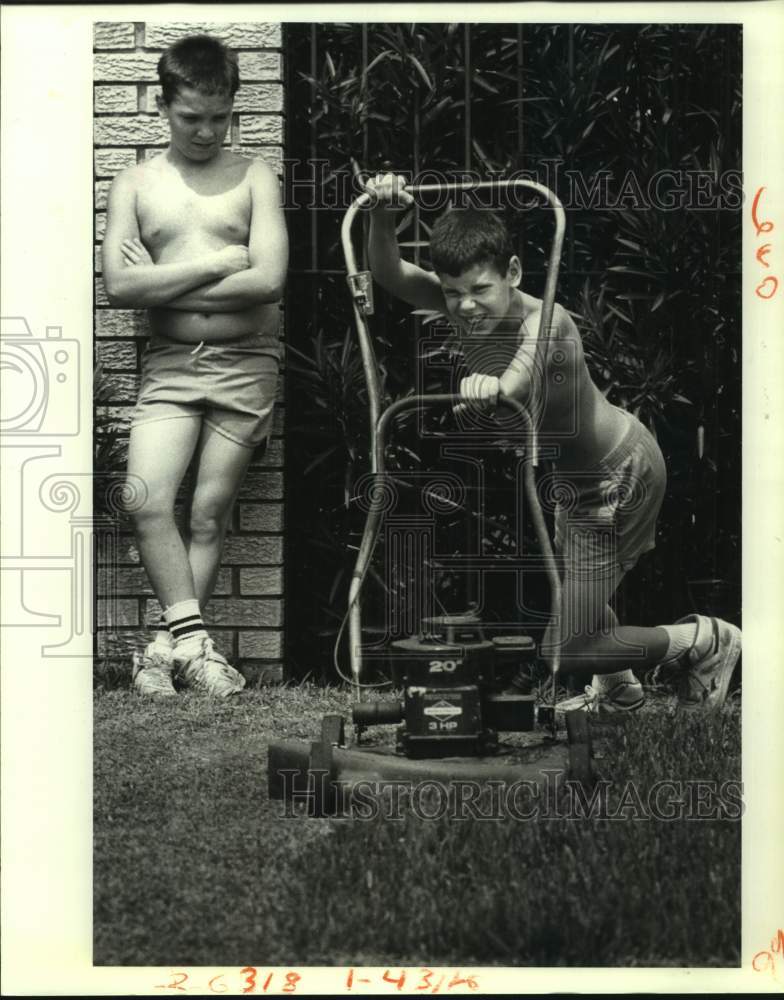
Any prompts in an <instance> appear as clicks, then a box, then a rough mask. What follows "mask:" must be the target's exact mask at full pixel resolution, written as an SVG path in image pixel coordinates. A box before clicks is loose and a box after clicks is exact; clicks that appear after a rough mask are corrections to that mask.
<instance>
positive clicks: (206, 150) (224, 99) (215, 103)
mask: <svg viewBox="0 0 784 1000" xmlns="http://www.w3.org/2000/svg"><path fill="white" fill-rule="evenodd" d="M233 108H234V98H233V97H230V96H229V95H228V94H225V93H221V94H203V93H202V92H201V91H200V90H196V89H195V88H192V87H181V88H180V89H179V90H178V91H177V93H176V94H175V96H174V97H173V99H172V100H171V102H170V103H169V104H166V103H165V102H164V100H163V98H162V97H160V96H159V97H158V110H159V111H160V112H161V114H162V115H163V117H164V118H165V119H166V120H167V121H168V123H169V129H170V131H171V145H172V146H173V147H174V148H175V149H176V150H177V152H179V153H180V154H182V156H184V157H186V158H187V159H189V160H195V161H196V162H205V161H206V160H211V159H212V158H213V157H214V156H217V154H218V153H219V152H220V148H221V146H222V145H223V140H224V139H225V138H226V133H227V132H228V130H229V125H230V124H231V112H232V109H233Z"/></svg>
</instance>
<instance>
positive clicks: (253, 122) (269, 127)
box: [240, 115, 283, 145]
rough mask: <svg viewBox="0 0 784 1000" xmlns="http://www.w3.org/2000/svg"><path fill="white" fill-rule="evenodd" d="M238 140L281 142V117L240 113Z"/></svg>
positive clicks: (266, 142) (246, 141) (252, 142)
mask: <svg viewBox="0 0 784 1000" xmlns="http://www.w3.org/2000/svg"><path fill="white" fill-rule="evenodd" d="M240 142H242V143H248V144H250V145H253V144H255V143H259V144H267V145H273V144H275V143H277V144H280V143H281V142H283V119H282V118H281V117H280V116H279V115H240Z"/></svg>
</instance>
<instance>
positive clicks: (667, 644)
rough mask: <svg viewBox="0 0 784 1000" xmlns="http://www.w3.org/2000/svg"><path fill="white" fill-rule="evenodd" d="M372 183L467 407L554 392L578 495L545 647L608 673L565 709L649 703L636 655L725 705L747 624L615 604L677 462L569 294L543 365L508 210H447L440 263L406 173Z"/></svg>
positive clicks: (406, 282) (400, 288)
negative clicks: (606, 383)
mask: <svg viewBox="0 0 784 1000" xmlns="http://www.w3.org/2000/svg"><path fill="white" fill-rule="evenodd" d="M367 190H368V192H369V193H371V194H372V195H373V196H374V202H373V206H372V208H371V214H370V219H371V222H370V239H369V254H370V267H371V270H372V273H373V276H374V278H375V279H376V280H377V281H378V282H379V284H380V285H381V286H382V287H383V288H385V289H386V290H387V291H389V292H391V293H392V294H393V295H396V296H397V297H398V298H401V299H403V300H404V301H405V302H408V303H409V304H410V305H413V306H415V307H417V308H420V309H429V310H434V311H437V312H439V313H441V314H442V315H444V316H445V317H447V318H448V319H449V320H450V322H451V323H452V324H453V325H454V326H455V328H456V329H457V332H458V334H459V336H460V339H461V343H462V346H463V349H464V352H465V356H466V361H467V364H468V367H469V371H471V374H470V375H468V376H467V377H466V378H463V379H462V381H461V383H460V390H459V391H460V395H461V396H462V397H463V398H464V399H465V401H466V404H465V405H473V406H479V407H480V408H492V407H494V406H495V405H496V404H497V402H498V397H499V394H503V395H504V396H507V397H510V398H512V399H515V400H517V401H518V402H520V403H523V404H526V405H529V406H530V405H531V402H532V398H531V397H532V393H536V396H535V397H534V398H537V397H538V396H539V394H540V393H541V399H539V400H538V402H539V406H538V408H537V413H536V416H535V417H534V419H535V423H536V424H537V426H538V428H539V431H540V432H541V433H542V434H543V435H547V437H548V438H549V439H551V440H553V439H555V440H557V441H558V457H557V459H556V461H555V477H556V479H555V482H556V484H560V486H561V487H562V488H563V492H564V493H565V494H571V496H572V497H573V498H574V501H575V502H574V505H573V511H572V512H569V511H567V510H566V509H565V508H564V507H562V506H558V505H556V510H555V550H556V556H557V558H558V562H559V572H560V574H561V579H562V586H563V593H562V605H563V607H562V616H561V619H562V620H561V621H560V622H555V621H553V622H551V623H550V626H549V628H548V631H547V634H546V636H545V640H544V643H543V649H544V651H545V653H547V652H548V651H552V648H553V644H554V643H558V644H559V646H560V652H561V668H562V669H563V670H564V671H569V670H575V669H579V668H581V667H585V666H590V667H591V668H592V669H593V671H594V677H593V681H592V684H591V685H590V686H588V687H586V689H585V691H586V693H585V695H584V696H583V695H581V696H579V697H578V698H576V699H572V700H571V702H569V703H562V705H561V707H563V708H582V709H585V710H589V711H594V712H598V713H602V714H607V713H616V712H629V711H633V710H634V709H637V708H639V707H640V706H641V705H642V703H643V700H644V698H643V690H642V685H641V684H640V683H639V681H638V680H637V678H636V677H635V675H634V673H633V672H632V670H630V669H623V670H619V669H618V667H619V664H621V663H624V662H628V661H629V660H630V659H631V660H633V662H634V663H635V665H636V666H638V667H639V668H640V670H642V671H644V670H647V669H649V668H651V667H656V668H657V669H658V668H661V667H666V668H667V670H668V671H669V670H672V671H673V672H674V673H675V674H676V676H677V690H678V702H677V704H678V707H679V708H681V709H685V710H693V709H700V708H704V709H707V710H713V709H717V708H719V707H720V706H721V705H722V704H723V703H724V700H725V697H726V694H727V688H728V686H729V683H730V679H731V677H732V672H733V668H734V666H735V663H736V661H737V659H738V656H739V654H740V641H741V634H740V630H739V629H738V628H736V627H735V626H734V625H731V624H729V623H727V622H724V621H722V620H721V619H717V618H708V617H706V616H704V615H688V616H686V617H685V618H682V619H681V620H680V621H679V622H678V623H676V624H675V625H662V626H656V627H654V628H642V627H637V626H629V625H619V623H618V619H617V618H616V616H615V614H614V612H613V610H612V609H611V607H610V606H609V600H610V598H611V597H612V594H613V593H614V592H615V590H616V588H617V587H618V584H619V583H620V581H621V579H622V578H623V576H624V575H625V573H626V572H627V571H628V570H629V569H631V568H632V567H633V566H634V565H635V563H636V562H637V559H638V558H639V556H640V555H641V554H642V553H643V552H646V551H649V550H650V549H652V548H653V547H654V545H655V526H656V518H657V515H658V513H659V508H660V507H661V503H662V499H663V496H664V490H665V485H666V469H665V466H664V460H663V458H662V455H661V452H660V450H659V447H658V445H657V443H656V441H655V439H654V437H653V435H651V434H650V432H649V431H648V430H647V429H646V428H645V427H644V426H643V425H642V424H641V423H640V421H639V420H637V419H636V418H635V417H634V416H632V414H630V413H628V412H627V411H626V410H623V409H621V408H619V407H617V406H614V405H613V404H611V403H609V402H608V401H607V399H606V398H605V396H604V395H603V394H602V392H601V391H600V390H599V389H598V387H597V386H596V385H595V384H594V382H593V380H592V379H591V376H590V374H589V372H588V368H587V366H586V364H585V359H584V356H583V351H582V343H581V340H580V335H579V333H578V331H577V328H576V326H575V325H574V323H573V321H572V319H571V318H570V316H569V314H568V313H567V312H566V310H565V309H563V308H562V307H561V306H559V305H556V306H555V308H554V311H553V318H552V328H551V330H550V336H549V341H548V345H547V357H546V358H545V359H544V362H543V368H544V371H543V372H537V371H535V370H534V362H535V358H536V341H537V338H538V335H539V322H540V319H541V308H542V302H541V300H539V299H536V298H534V297H533V296H531V295H527V294H526V293H524V292H522V291H521V290H520V287H519V286H520V282H521V279H522V269H521V265H520V260H519V258H518V257H517V256H516V255H515V254H514V252H513V247H512V246H511V244H510V240H509V235H508V233H507V231H506V228H505V226H504V225H503V223H502V222H501V220H500V219H498V218H497V217H496V216H494V215H493V214H491V213H490V212H488V211H482V210H477V209H471V208H468V209H453V210H451V211H449V212H447V213H446V214H444V215H442V216H441V217H440V218H439V219H438V221H437V222H436V224H435V226H434V227H433V231H432V234H431V237H430V256H431V260H432V263H433V266H434V268H435V273H433V272H428V271H425V270H423V269H422V268H419V267H417V266H416V265H414V264H411V263H409V262H407V261H404V260H402V259H401V257H400V252H399V248H398V244H397V239H396V236H395V217H394V213H395V210H397V209H400V208H405V207H408V206H410V205H411V204H412V203H413V197H412V196H411V194H410V193H409V192H407V191H406V189H405V179H404V178H403V177H395V176H394V175H392V174H387V175H385V176H383V177H378V178H376V180H375V181H370V182H369V183H368V187H367ZM462 405H464V404H461V406H462ZM608 541H609V543H608Z"/></svg>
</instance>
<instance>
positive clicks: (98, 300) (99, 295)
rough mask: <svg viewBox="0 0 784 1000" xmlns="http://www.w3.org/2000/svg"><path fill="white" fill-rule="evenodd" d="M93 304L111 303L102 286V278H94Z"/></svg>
mask: <svg viewBox="0 0 784 1000" xmlns="http://www.w3.org/2000/svg"><path fill="white" fill-rule="evenodd" d="M94 284H95V304H96V305H97V306H108V305H111V303H110V302H109V296H108V295H107V294H106V289H105V288H104V284H103V278H96V279H95V283H94Z"/></svg>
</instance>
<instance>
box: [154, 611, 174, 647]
mask: <svg viewBox="0 0 784 1000" xmlns="http://www.w3.org/2000/svg"><path fill="white" fill-rule="evenodd" d="M153 642H156V643H158V645H159V646H170V647H171V646H173V645H174V637H173V636H172V634H171V632H170V631H169V626H168V625H167V624H166V617H165V616H164V615H161V617H160V619H159V621H158V631H157V632H156V633H155V638H154V639H153Z"/></svg>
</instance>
